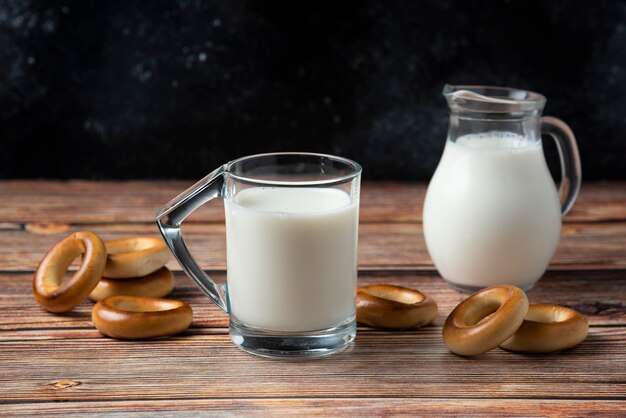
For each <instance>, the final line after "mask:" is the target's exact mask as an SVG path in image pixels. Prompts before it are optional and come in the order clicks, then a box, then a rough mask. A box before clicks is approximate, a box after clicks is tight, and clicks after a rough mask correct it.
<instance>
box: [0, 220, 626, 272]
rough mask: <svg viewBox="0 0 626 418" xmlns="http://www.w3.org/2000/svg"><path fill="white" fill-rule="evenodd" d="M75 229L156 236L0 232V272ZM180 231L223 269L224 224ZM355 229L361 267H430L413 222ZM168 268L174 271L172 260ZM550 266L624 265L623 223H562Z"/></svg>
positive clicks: (133, 228) (149, 230) (203, 259)
mask: <svg viewBox="0 0 626 418" xmlns="http://www.w3.org/2000/svg"><path fill="white" fill-rule="evenodd" d="M76 230H90V231H93V232H96V233H98V234H100V235H101V236H102V237H103V239H113V238H120V237H126V236H130V235H137V234H155V235H158V230H157V227H156V224H102V225H101V224H85V225H73V226H71V227H69V228H68V229H67V230H64V231H60V232H56V233H51V234H38V233H34V232H32V231H29V230H14V229H9V230H0V271H7V270H8V271H34V270H35V269H36V267H37V264H38V263H39V260H40V259H41V258H42V257H43V255H44V254H45V253H46V252H47V251H48V250H49V249H50V248H51V247H52V246H53V245H54V244H55V243H56V242H57V241H58V240H59V239H61V238H62V237H64V236H65V235H67V234H68V233H70V232H71V231H76ZM183 231H184V232H185V234H186V235H185V236H186V238H187V242H188V244H189V247H190V248H191V250H192V252H193V253H194V254H195V256H196V258H197V260H198V262H199V263H200V265H201V266H202V267H203V268H204V269H207V270H222V269H224V268H225V267H226V254H225V251H226V242H225V240H226V238H225V227H224V225H222V224H199V223H191V224H186V225H183ZM359 232H360V237H359V266H360V267H361V268H367V269H380V268H392V269H398V268H405V269H417V268H421V269H433V268H434V266H433V264H432V261H431V259H430V256H429V255H428V252H427V250H426V244H425V242H424V237H423V235H422V227H421V225H419V224H414V223H407V224H391V223H376V224H362V225H361V226H360V231H359ZM168 267H170V268H172V269H174V270H180V266H179V265H178V264H177V263H176V262H175V261H174V260H172V261H170V263H169V264H168ZM550 268H552V269H583V270H589V269H593V270H597V269H624V268H626V222H612V223H580V224H579V223H573V224H565V225H564V226H563V231H562V237H561V242H560V244H559V247H558V249H557V253H556V255H555V257H554V259H553V261H552V264H551V266H550Z"/></svg>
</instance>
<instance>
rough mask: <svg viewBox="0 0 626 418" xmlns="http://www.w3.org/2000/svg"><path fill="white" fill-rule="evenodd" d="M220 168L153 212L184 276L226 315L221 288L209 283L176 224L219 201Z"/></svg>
mask: <svg viewBox="0 0 626 418" xmlns="http://www.w3.org/2000/svg"><path fill="white" fill-rule="evenodd" d="M223 186H224V167H223V166H222V167H220V168H218V169H217V170H215V171H213V172H212V173H211V174H209V175H208V176H206V177H204V178H203V179H202V180H200V181H199V182H197V183H196V184H194V185H193V186H191V187H190V188H189V189H187V190H185V191H184V192H182V193H181V194H179V195H178V196H176V197H175V198H174V199H173V200H171V201H170V202H169V203H168V204H166V205H165V206H163V207H162V208H161V209H159V210H158V211H157V224H158V225H159V230H160V231H161V235H163V238H164V239H165V242H166V243H167V245H168V246H169V247H170V250H172V253H173V254H174V256H175V257H176V259H177V260H178V263H179V264H180V266H181V267H182V268H183V270H185V273H187V275H188V276H189V277H190V278H191V279H193V281H194V282H196V284H197V285H198V286H199V287H200V288H201V289H202V291H203V292H204V293H206V295H207V296H208V297H210V298H211V300H213V302H215V304H216V305H217V306H219V307H220V308H222V310H224V312H228V302H227V298H226V292H225V291H224V287H223V286H222V285H220V284H218V283H216V282H214V281H213V279H211V278H210V277H209V276H208V275H207V274H206V273H205V272H204V271H203V270H202V268H200V266H199V265H198V262H197V261H196V260H195V259H194V258H193V256H192V255H191V253H190V252H189V249H188V248H187V245H186V244H185V241H184V240H183V231H182V230H181V229H180V224H181V223H182V222H183V221H184V220H185V218H187V216H189V215H191V213H192V212H193V211H194V210H196V209H197V208H198V207H200V206H202V205H203V204H205V203H206V202H208V201H209V200H211V199H214V198H216V197H223V194H222V189H223Z"/></svg>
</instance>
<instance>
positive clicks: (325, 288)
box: [157, 153, 361, 357]
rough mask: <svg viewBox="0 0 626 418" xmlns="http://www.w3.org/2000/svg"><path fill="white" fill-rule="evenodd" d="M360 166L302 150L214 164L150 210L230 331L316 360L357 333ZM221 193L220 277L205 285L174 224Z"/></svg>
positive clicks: (269, 349)
mask: <svg viewBox="0 0 626 418" xmlns="http://www.w3.org/2000/svg"><path fill="white" fill-rule="evenodd" d="M360 178H361V166H360V165H359V164H357V163H356V162H354V161H350V160H348V159H345V158H341V157H335V156H330V155H323V154H310V153H276V154H261V155H254V156H249V157H243V158H240V159H238V160H235V161H232V162H230V163H227V164H225V165H224V166H222V167H220V168H218V169H217V170H215V171H214V172H212V173H211V174H209V175H208V176H206V177H205V178H203V179H202V180H200V181H199V182H198V183H196V184H195V185H193V186H192V187H191V188H189V189H188V190H186V191H185V192H183V193H182V194H180V195H179V196H177V197H176V198H175V199H174V200H172V201H171V202H169V203H168V204H167V205H165V206H164V207H163V208H161V209H160V210H159V211H158V213H157V223H158V225H159V229H160V230H161V233H162V234H163V237H164V238H165V241H166V242H167V244H168V245H169V247H170V249H171V251H172V253H173V254H174V256H175V257H176V259H177V260H178V262H179V263H180V265H181V267H182V268H183V270H184V271H185V272H186V273H187V275H188V276H189V277H190V278H191V279H192V280H194V281H195V282H196V283H197V284H198V286H199V287H200V288H201V289H202V290H203V291H204V293H206V294H207V296H209V297H210V298H211V299H212V300H213V301H214V302H215V303H216V304H217V305H218V306H219V307H220V308H222V309H223V310H224V311H225V312H227V313H228V314H229V316H230V336H231V339H232V340H233V342H234V343H235V344H236V345H238V346H239V347H240V348H242V349H243V350H245V351H248V352H250V353H253V354H257V355H261V356H268V357H316V356H322V355H326V354H332V353H335V352H338V351H341V350H343V349H344V348H345V347H346V346H348V344H350V342H351V341H353V340H354V338H355V336H356V323H355V311H356V279H357V235H358V218H359V192H360ZM217 197H221V198H222V199H223V200H224V209H225V213H226V243H227V280H226V283H224V284H218V283H216V282H214V281H213V280H212V279H211V278H210V277H209V276H208V275H207V274H206V273H205V272H204V271H203V270H202V269H201V268H200V266H199V265H198V263H197V262H196V261H195V260H194V258H193V257H192V256H191V254H190V252H189V250H188V249H187V247H186V245H185V242H184V240H183V235H182V230H181V228H180V226H181V223H182V222H183V221H184V220H185V218H186V217H187V216H189V215H190V214H191V213H192V212H193V211H194V210H195V209H196V208H198V207H199V206H201V205H202V204H204V203H205V202H207V201H209V200H211V199H213V198H217Z"/></svg>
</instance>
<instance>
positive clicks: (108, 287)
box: [89, 267, 174, 302]
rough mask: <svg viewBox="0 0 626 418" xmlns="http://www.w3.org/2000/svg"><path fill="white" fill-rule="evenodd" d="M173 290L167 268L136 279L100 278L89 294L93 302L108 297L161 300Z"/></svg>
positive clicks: (170, 275)
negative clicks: (119, 296)
mask: <svg viewBox="0 0 626 418" xmlns="http://www.w3.org/2000/svg"><path fill="white" fill-rule="evenodd" d="M173 288H174V275H173V274H172V272H171V271H170V270H169V269H168V268H167V267H161V268H160V269H158V270H157V271H155V272H154V273H152V274H148V275H147V276H144V277H138V278H136V279H125V280H122V279H105V278H102V279H100V281H99V282H98V284H97V285H96V287H95V289H93V291H92V292H91V293H90V294H89V299H91V300H93V301H94V302H97V301H99V300H100V299H105V298H108V297H109V296H117V295H121V296H147V297H151V298H162V297H164V296H167V295H168V294H169V293H170V292H171V291H172V289H173Z"/></svg>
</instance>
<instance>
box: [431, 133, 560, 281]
mask: <svg viewBox="0 0 626 418" xmlns="http://www.w3.org/2000/svg"><path fill="white" fill-rule="evenodd" d="M560 231H561V210H560V204H559V198H558V195H557V191H556V187H555V185H554V182H553V181H552V177H551V176H550V173H549V172H548V167H547V165H546V162H545V158H544V155H543V150H542V147H541V142H540V141H531V140H528V139H525V138H524V137H522V136H519V135H516V134H513V133H509V132H487V133H485V134H474V135H465V136H462V137H459V138H458V139H457V142H456V143H453V142H451V141H448V142H447V144H446V148H445V151H444V153H443V157H442V158H441V162H440V163H439V166H438V167H437V171H436V172H435V175H434V177H433V178H432V180H431V182H430V185H429V186H428V192H427V194H426V200H425V202H424V236H425V238H426V244H427V247H428V251H429V253H430V255H431V257H432V259H433V261H434V263H435V265H436V267H437V269H438V270H439V273H440V274H441V275H442V276H443V277H444V278H445V279H446V280H448V281H449V282H452V283H453V284H458V285H461V286H471V287H485V286H490V285H493V284H499V283H503V284H504V283H508V284H514V285H517V286H520V287H522V288H528V287H530V286H532V285H533V284H534V283H535V281H537V280H538V279H539V278H540V277H541V275H542V274H543V272H544V271H545V270H546V268H547V267H548V264H549V262H550V259H551V258H552V256H553V255H554V252H555V250H556V246H557V243H558V240H559V236H560Z"/></svg>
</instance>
